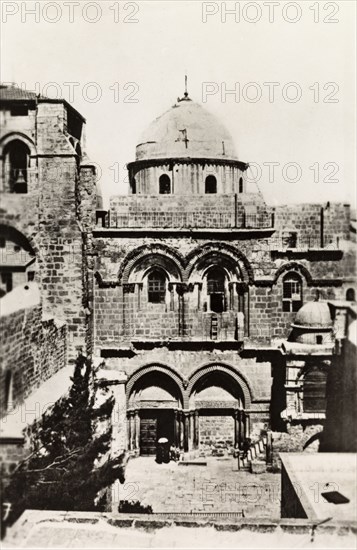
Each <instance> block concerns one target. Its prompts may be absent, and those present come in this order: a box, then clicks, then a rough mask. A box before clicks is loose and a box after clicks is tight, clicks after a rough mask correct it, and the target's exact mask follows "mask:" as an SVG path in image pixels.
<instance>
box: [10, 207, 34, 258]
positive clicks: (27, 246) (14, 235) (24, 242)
mask: <svg viewBox="0 0 357 550" xmlns="http://www.w3.org/2000/svg"><path fill="white" fill-rule="evenodd" d="M0 234H1V235H2V236H3V237H5V238H9V239H14V241H15V242H16V241H17V242H19V244H21V246H22V247H23V248H24V250H26V251H27V252H29V253H30V254H34V255H35V256H36V257H37V258H41V250H40V247H39V246H38V244H37V243H36V241H35V239H34V238H33V237H31V236H28V235H25V233H24V232H23V231H22V230H21V229H18V228H17V227H16V224H15V223H14V224H13V223H11V224H9V223H6V222H4V221H3V220H2V219H1V217H0Z"/></svg>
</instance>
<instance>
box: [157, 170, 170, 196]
mask: <svg viewBox="0 0 357 550" xmlns="http://www.w3.org/2000/svg"><path fill="white" fill-rule="evenodd" d="M159 193H160V195H170V193H171V180H170V178H169V176H168V175H167V174H162V176H160V178H159Z"/></svg>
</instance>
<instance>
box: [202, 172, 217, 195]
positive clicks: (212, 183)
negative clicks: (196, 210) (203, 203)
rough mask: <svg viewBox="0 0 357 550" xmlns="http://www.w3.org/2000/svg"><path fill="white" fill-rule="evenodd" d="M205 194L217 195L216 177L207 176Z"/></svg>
mask: <svg viewBox="0 0 357 550" xmlns="http://www.w3.org/2000/svg"><path fill="white" fill-rule="evenodd" d="M205 193H206V194H214V193H217V180H216V178H215V177H214V176H207V178H206V181H205Z"/></svg>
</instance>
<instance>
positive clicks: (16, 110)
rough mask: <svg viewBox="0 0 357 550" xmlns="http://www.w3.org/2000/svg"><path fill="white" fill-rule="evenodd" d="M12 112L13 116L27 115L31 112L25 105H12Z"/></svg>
mask: <svg viewBox="0 0 357 550" xmlns="http://www.w3.org/2000/svg"><path fill="white" fill-rule="evenodd" d="M10 114H11V116H27V115H28V114H29V110H28V107H26V106H25V105H15V106H14V107H11V110H10Z"/></svg>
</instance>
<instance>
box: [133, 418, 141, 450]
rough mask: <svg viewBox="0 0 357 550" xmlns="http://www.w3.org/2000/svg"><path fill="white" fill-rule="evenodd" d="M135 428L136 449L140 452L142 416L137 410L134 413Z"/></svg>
mask: <svg viewBox="0 0 357 550" xmlns="http://www.w3.org/2000/svg"><path fill="white" fill-rule="evenodd" d="M134 427H135V441H134V449H135V450H138V449H139V447H140V416H139V411H138V410H136V411H135V413H134Z"/></svg>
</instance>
